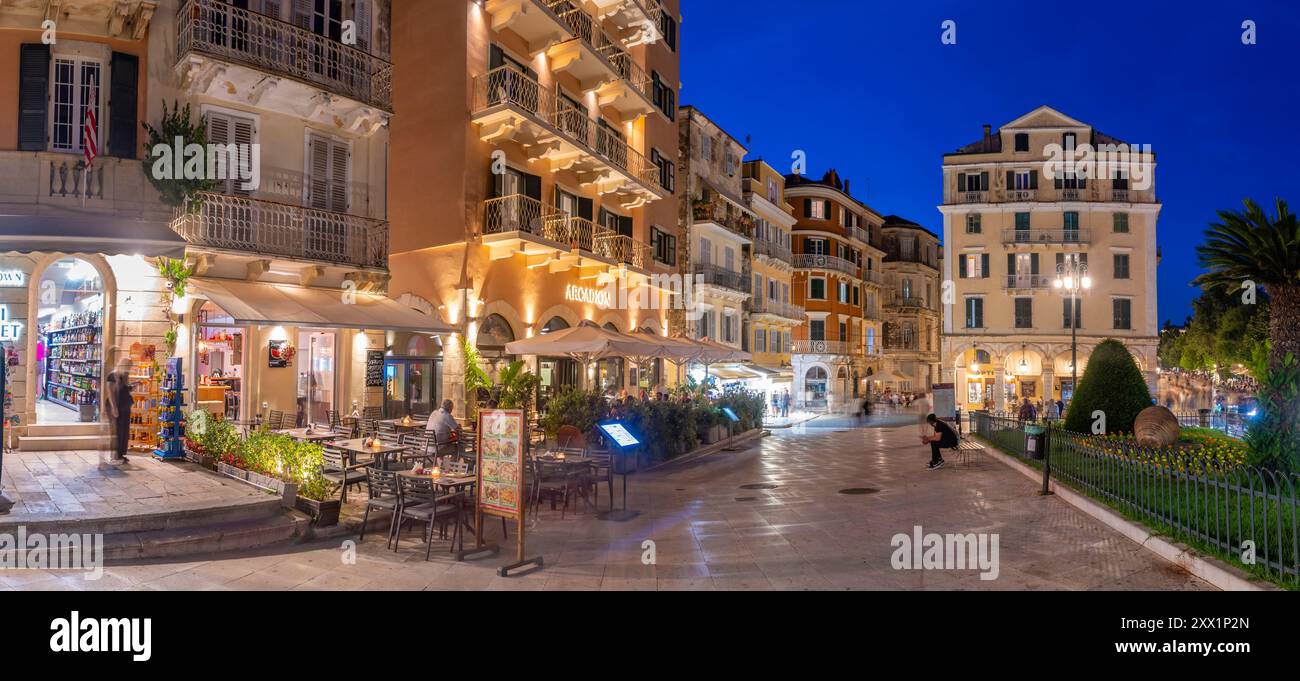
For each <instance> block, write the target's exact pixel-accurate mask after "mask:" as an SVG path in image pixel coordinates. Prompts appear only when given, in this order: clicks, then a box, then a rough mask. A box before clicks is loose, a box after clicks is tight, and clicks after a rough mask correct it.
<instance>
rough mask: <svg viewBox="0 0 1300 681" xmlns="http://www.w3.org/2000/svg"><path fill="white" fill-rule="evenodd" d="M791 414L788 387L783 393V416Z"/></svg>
mask: <svg viewBox="0 0 1300 681" xmlns="http://www.w3.org/2000/svg"><path fill="white" fill-rule="evenodd" d="M789 416H790V389H789V388H786V389H785V393H783V394H782V395H781V418H789Z"/></svg>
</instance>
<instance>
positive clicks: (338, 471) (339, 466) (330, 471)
mask: <svg viewBox="0 0 1300 681" xmlns="http://www.w3.org/2000/svg"><path fill="white" fill-rule="evenodd" d="M323 457H324V462H323V463H322V464H321V475H322V476H323V477H324V478H325V479H326V480H329V481H330V482H332V483H334V484H336V485H338V486H339V490H340V492H339V501H340V502H341V503H345V504H346V503H347V501H348V488H349V487H352V486H355V485H362V484H365V482H366V474H365V472H364V471H362V470H361V469H363V468H365V467H366V464H362V463H357V464H351V465H349V464H348V455H347V454H346V453H345V452H344V451H343V450H341V449H336V448H334V447H328V446H327V447H325V449H324V452H323Z"/></svg>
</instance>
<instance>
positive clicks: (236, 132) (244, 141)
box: [227, 118, 253, 196]
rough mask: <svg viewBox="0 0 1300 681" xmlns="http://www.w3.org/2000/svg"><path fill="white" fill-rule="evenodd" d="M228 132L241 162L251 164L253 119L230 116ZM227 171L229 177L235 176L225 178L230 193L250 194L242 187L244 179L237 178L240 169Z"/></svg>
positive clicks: (238, 194) (250, 194)
mask: <svg viewBox="0 0 1300 681" xmlns="http://www.w3.org/2000/svg"><path fill="white" fill-rule="evenodd" d="M230 132H231V142H233V143H234V144H235V145H236V146H237V147H238V149H239V155H240V158H241V159H242V160H241V162H244V163H250V164H251V163H252V162H253V121H252V120H250V119H247V118H232V119H231V125H230ZM250 170H251V169H250ZM228 172H229V174H230V177H232V178H236V179H232V180H227V185H228V186H229V187H230V190H229V191H230V193H231V194H234V195H236V196H252V194H253V192H252V191H251V190H248V189H244V188H243V185H244V180H241V179H238V178H239V173H240V170H239V169H238V168H231V169H229V171H228Z"/></svg>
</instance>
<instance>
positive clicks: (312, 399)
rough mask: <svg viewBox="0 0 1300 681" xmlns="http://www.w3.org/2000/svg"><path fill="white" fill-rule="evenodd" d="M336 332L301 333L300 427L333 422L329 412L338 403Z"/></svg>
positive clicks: (299, 337) (299, 344)
mask: <svg viewBox="0 0 1300 681" xmlns="http://www.w3.org/2000/svg"><path fill="white" fill-rule="evenodd" d="M334 345H335V334H334V332H333V331H300V332H299V333H298V347H299V348H301V350H300V352H301V353H302V359H301V363H300V364H299V367H300V369H299V372H298V418H297V423H298V425H299V426H305V425H307V424H308V423H329V422H330V418H329V413H330V411H333V410H335V409H337V406H336V405H335V400H334V366H335V364H334Z"/></svg>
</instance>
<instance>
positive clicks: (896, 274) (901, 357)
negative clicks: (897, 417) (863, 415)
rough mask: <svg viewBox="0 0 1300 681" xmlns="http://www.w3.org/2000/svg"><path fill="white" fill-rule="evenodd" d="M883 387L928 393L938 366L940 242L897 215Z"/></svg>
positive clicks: (892, 228)
mask: <svg viewBox="0 0 1300 681" xmlns="http://www.w3.org/2000/svg"><path fill="white" fill-rule="evenodd" d="M881 232H882V233H883V235H884V250H885V258H884V261H883V263H882V268H883V270H884V277H885V291H884V299H883V303H884V325H883V327H882V331H881V347H882V348H883V349H884V371H882V372H881V376H882V377H883V378H882V382H883V383H884V384H885V385H886V386H888V387H892V388H893V389H894V390H896V391H899V392H904V393H906V392H929V391H930V386H931V385H932V384H934V383H937V382H938V379H939V377H940V376H941V375H942V372H941V370H940V369H941V367H940V363H939V333H940V322H941V318H942V314H941V312H940V308H939V299H940V298H939V294H940V292H941V291H942V288H941V285H940V281H939V259H940V249H939V237H938V235H936V234H935V233H934V232H931V231H930V230H928V229H926V228H924V227H922V226H920V225H918V224H916V223H915V222H912V221H910V220H906V219H903V218H900V217H898V216H897V215H888V216H885V222H884V225H883V226H882V228H881Z"/></svg>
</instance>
